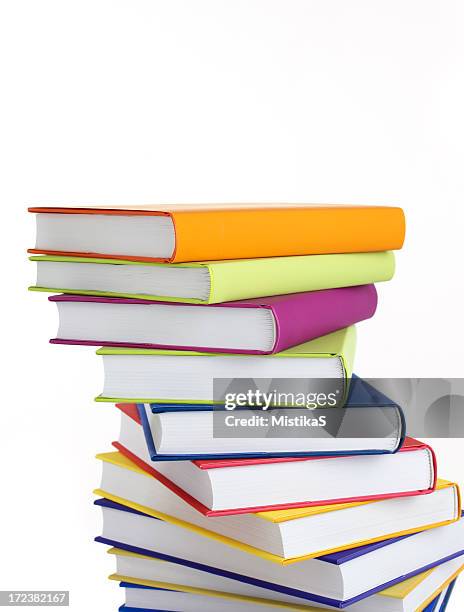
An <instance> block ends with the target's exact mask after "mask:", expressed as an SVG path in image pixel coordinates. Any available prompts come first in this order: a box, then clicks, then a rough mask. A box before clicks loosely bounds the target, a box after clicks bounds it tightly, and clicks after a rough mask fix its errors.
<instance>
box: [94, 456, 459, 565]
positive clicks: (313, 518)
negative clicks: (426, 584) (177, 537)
mask: <svg viewBox="0 0 464 612" xmlns="http://www.w3.org/2000/svg"><path fill="white" fill-rule="evenodd" d="M98 459H100V460H101V461H102V464H103V477H102V484H101V487H100V488H99V489H97V490H96V491H95V493H96V494H98V495H100V496H102V497H104V498H106V499H110V500H112V501H114V502H117V503H119V504H122V505H125V506H127V507H130V508H133V509H135V510H137V511H139V512H142V513H144V514H146V515H148V516H152V517H156V518H159V519H162V520H164V521H166V522H168V523H171V524H173V525H178V526H180V527H182V528H185V529H188V530H191V531H193V532H195V533H198V534H201V535H204V536H206V537H209V538H212V539H213V540H216V541H219V542H222V543H223V544H227V545H228V546H232V547H234V548H238V549H240V550H242V551H246V552H248V553H250V554H254V555H256V556H258V557H260V558H262V559H266V560H268V561H272V562H275V563H280V564H283V565H286V564H289V563H294V562H297V561H301V560H304V559H311V558H314V557H319V556H321V555H325V554H329V553H333V552H336V551H342V550H347V549H350V548H353V547H355V546H361V545H364V544H369V543H374V542H378V541H381V540H385V539H387V538H391V537H398V536H401V535H406V534H412V533H417V532H419V531H424V530H427V529H432V528H434V527H439V526H441V525H447V524H450V523H453V522H455V521H457V520H458V519H459V517H460V514H461V502H460V495H459V488H458V486H457V485H456V484H454V483H451V482H448V481H445V480H439V481H438V483H437V488H436V490H435V491H434V492H433V493H430V494H427V495H417V496H410V497H403V498H396V499H386V500H380V501H370V502H362V503H345V504H331V505H324V506H312V507H308V508H300V509H297V510H293V509H292V510H280V511H273V512H260V513H257V514H243V515H240V516H221V517H214V518H208V517H206V516H204V515H202V514H200V513H199V512H198V511H196V510H195V509H194V508H193V507H192V506H190V505H189V504H187V503H185V502H184V501H183V500H182V499H181V498H180V497H179V496H178V495H176V494H175V493H173V492H172V491H171V490H169V489H168V488H167V487H165V486H164V485H163V484H161V482H159V481H158V480H157V479H156V478H154V477H153V476H151V475H150V474H147V473H146V472H144V471H143V470H141V469H140V468H139V467H138V466H136V465H135V464H134V463H133V462H132V461H130V460H129V459H128V458H126V457H124V456H123V455H121V454H120V453H117V452H112V453H103V454H100V455H98Z"/></svg>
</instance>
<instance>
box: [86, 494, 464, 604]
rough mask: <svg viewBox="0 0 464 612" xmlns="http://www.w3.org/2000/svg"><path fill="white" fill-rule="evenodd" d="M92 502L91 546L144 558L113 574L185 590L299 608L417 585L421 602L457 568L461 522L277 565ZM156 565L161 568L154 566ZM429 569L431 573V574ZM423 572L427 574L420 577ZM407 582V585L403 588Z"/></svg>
mask: <svg viewBox="0 0 464 612" xmlns="http://www.w3.org/2000/svg"><path fill="white" fill-rule="evenodd" d="M96 503H97V504H98V505H99V506H100V507H101V508H102V513H103V534H102V536H99V537H97V538H96V540H97V542H100V543H103V544H107V545H110V546H115V547H116V548H118V549H119V550H121V549H122V550H124V551H126V552H130V553H135V555H142V556H143V557H144V558H143V559H140V558H139V557H136V556H133V555H129V556H124V553H122V554H121V555H119V556H118V573H120V574H124V575H130V576H132V577H133V578H138V579H140V580H144V579H147V578H151V579H155V578H154V576H156V575H158V576H159V577H160V579H161V580H163V581H165V582H167V583H169V582H174V581H175V575H176V574H177V581H178V582H180V581H182V584H184V585H186V584H188V585H189V586H191V587H195V586H199V585H207V586H208V587H209V588H216V589H217V590H222V591H229V592H230V591H235V592H236V593H240V592H242V593H244V590H245V589H248V588H249V587H250V586H251V587H255V588H259V589H266V591H267V593H266V594H265V595H264V596H265V597H267V598H269V599H281V600H282V599H287V598H291V599H290V601H292V602H296V601H298V600H299V601H300V603H301V604H306V605H308V604H313V605H314V604H316V605H319V604H320V605H323V606H325V605H328V606H333V607H336V608H340V607H346V606H351V605H354V604H355V603H356V602H361V601H363V600H365V599H366V598H369V597H371V596H372V595H374V594H376V593H379V592H381V591H385V590H386V589H390V591H389V592H388V595H389V596H390V597H392V598H401V597H404V596H407V595H408V593H410V592H411V589H414V588H415V587H417V586H418V585H419V584H420V583H422V584H423V585H424V586H426V589H425V596H424V597H422V596H423V595H424V592H422V595H421V596H420V598H419V599H420V601H419V603H421V602H422V601H423V600H424V599H426V596H428V597H430V598H431V599H432V598H433V597H434V596H435V595H436V594H438V593H437V592H436V591H437V589H439V588H440V587H441V586H442V585H443V584H444V583H446V582H447V581H451V580H452V579H453V577H454V576H455V572H456V571H459V570H460V568H461V567H462V566H463V565H464V556H463V555H464V521H462V520H461V521H458V522H456V523H453V524H452V525H449V526H445V527H440V528H438V529H432V530H427V531H423V532H420V533H417V534H415V535H412V536H403V537H398V538H392V539H387V540H383V541H381V542H378V543H376V544H370V545H368V546H360V547H355V548H352V549H349V550H345V551H341V552H337V553H333V554H330V555H323V556H319V557H318V558H312V559H307V560H303V561H301V562H300V563H294V564H291V565H289V566H285V567H283V568H282V566H279V565H275V564H273V563H270V562H269V560H266V559H263V558H256V557H254V556H252V555H250V554H248V553H247V552H246V551H243V550H239V549H233V550H232V549H227V548H226V547H225V546H224V543H221V542H211V541H208V540H207V539H205V538H204V537H202V536H201V535H199V534H196V533H193V532H187V533H185V537H184V532H183V533H179V531H180V528H179V527H177V526H175V525H172V524H168V523H166V522H164V521H160V520H156V519H153V517H151V516H148V515H145V514H143V513H140V512H137V511H134V510H131V509H130V508H127V507H124V506H120V505H118V504H114V503H113V502H110V501H108V500H105V499H103V500H97V502H96ZM159 560H161V561H164V562H166V563H167V565H163V566H161V567H160V566H159V563H158V561H159ZM447 564H449V565H448V566H447V567H446V565H447ZM174 566H177V568H176V567H174ZM158 568H159V570H158ZM433 568H436V570H434V572H430V570H432V569H433ZM424 572H428V574H426V575H425V576H424V575H422V576H419V575H420V574H423V573H424ZM433 574H434V575H433ZM432 576H433V577H432ZM411 578H412V581H410V582H409V584H404V581H405V580H408V579H411ZM226 580H227V582H226ZM214 581H216V587H214V586H213V585H214ZM399 583H403V584H399ZM392 587H393V588H392ZM419 591H420V590H419ZM416 593H417V592H416ZM248 594H251V592H250V591H248ZM260 594H261V595H263V594H264V592H261V593H260ZM294 598H296V599H294ZM371 611H372V608H371V609H370V610H369V612H371Z"/></svg>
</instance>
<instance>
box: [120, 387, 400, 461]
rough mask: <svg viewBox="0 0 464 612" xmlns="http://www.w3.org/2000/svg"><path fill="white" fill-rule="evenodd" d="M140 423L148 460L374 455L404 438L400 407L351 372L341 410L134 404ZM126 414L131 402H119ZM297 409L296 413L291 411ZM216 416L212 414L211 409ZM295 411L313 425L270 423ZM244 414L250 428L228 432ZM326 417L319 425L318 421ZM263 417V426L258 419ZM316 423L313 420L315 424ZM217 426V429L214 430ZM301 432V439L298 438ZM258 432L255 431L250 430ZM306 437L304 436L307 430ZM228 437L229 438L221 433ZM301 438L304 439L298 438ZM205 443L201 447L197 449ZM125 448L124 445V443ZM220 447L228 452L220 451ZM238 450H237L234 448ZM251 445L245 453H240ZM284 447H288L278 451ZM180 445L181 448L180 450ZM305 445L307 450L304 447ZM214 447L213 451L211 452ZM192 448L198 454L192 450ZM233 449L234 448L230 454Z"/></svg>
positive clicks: (388, 450) (391, 450)
mask: <svg viewBox="0 0 464 612" xmlns="http://www.w3.org/2000/svg"><path fill="white" fill-rule="evenodd" d="M136 406H137V414H138V420H139V421H140V423H141V425H142V427H143V432H144V435H145V440H146V444H147V448H148V452H149V455H150V457H151V460H152V461H179V460H196V459H205V460H208V459H237V458H260V457H261V458H272V457H314V456H337V455H378V454H386V453H395V452H397V451H398V450H399V449H400V448H401V446H402V444H403V442H404V438H405V429H406V426H405V420H404V415H403V411H402V409H401V408H400V406H398V405H397V404H396V403H395V402H393V401H392V400H390V399H389V398H387V397H386V396H385V395H383V394H382V393H380V392H379V391H377V390H376V389H374V388H373V387H372V386H371V385H369V384H368V383H367V382H366V381H363V380H362V379H360V378H358V377H356V376H353V378H352V382H351V385H350V393H349V396H348V400H347V403H346V405H345V407H344V408H335V407H333V408H327V409H324V410H322V409H320V408H318V409H316V410H307V409H302V410H298V409H295V408H288V409H284V410H283V409H281V408H280V409H279V408H271V409H268V410H266V411H263V410H260V409H250V408H243V409H237V410H234V411H226V410H225V409H224V407H218V406H217V405H215V406H213V405H209V406H205V405H202V406H200V405H185V404H137V405H136ZM119 407H120V408H121V409H122V410H124V411H125V412H126V414H129V412H128V410H129V409H133V408H135V406H133V405H119ZM295 410H297V412H296V413H295ZM216 411H217V412H218V413H219V414H214V413H215V412H216ZM293 414H298V415H299V416H301V418H305V419H306V420H308V419H313V420H314V425H313V424H310V425H309V426H306V425H303V426H299V428H298V429H295V428H293V429H292V430H291V433H290V434H288V431H289V430H288V429H285V430H283V429H282V428H279V426H277V427H275V426H274V425H273V423H274V424H275V423H280V422H281V421H280V420H279V418H280V419H281V418H282V416H283V415H285V417H290V418H291V416H292V415H293ZM243 416H247V418H251V419H253V420H254V422H253V424H252V425H251V430H252V431H251V433H250V427H248V426H246V428H245V429H243V430H241V436H243V437H239V435H238V434H237V429H236V428H235V429H234V427H233V426H232V429H231V432H232V433H231V434H229V432H228V431H226V429H228V428H227V427H225V426H224V424H225V423H226V422H227V421H226V419H228V420H229V421H231V424H233V423H234V422H235V421H236V418H235V417H237V418H241V417H243ZM322 417H324V419H325V421H324V424H323V425H322V426H321V425H320V423H321V421H320V419H321V418H322ZM258 418H259V419H265V422H264V424H263V425H262V427H261V426H260V425H258V426H256V425H255V423H256V422H257V421H256V420H257V419H258ZM316 421H317V423H316ZM218 428H219V429H218ZM300 431H301V432H303V433H302V434H301V437H300V438H298V439H297V436H299V435H300V434H299V433H298V432H300ZM254 432H256V434H254ZM307 432H309V433H310V435H309V436H308V433H307ZM224 435H226V436H227V437H224ZM157 436H158V439H159V440H163V446H164V447H166V445H168V446H169V443H170V442H169V440H171V441H174V445H175V447H176V450H175V451H174V452H172V451H170V450H169V448H166V451H164V450H159V449H158V448H157V443H156V442H155V439H156V437H157ZM302 438H304V441H302ZM202 445H203V448H204V449H205V450H204V451H202V452H198V448H199V447H201V446H202ZM123 446H127V445H125V444H124V443H123ZM302 447H303V448H305V450H301V448H302ZM224 448H226V449H227V452H224ZM237 448H240V449H241V451H240V452H236V451H237ZM244 448H249V449H250V450H249V451H244V450H243V449H244ZM282 448H286V449H288V450H282ZM179 449H185V450H183V451H182V452H179ZM306 449H307V450H306ZM211 450H213V452H211ZM194 451H196V452H194ZM234 451H235V452H234Z"/></svg>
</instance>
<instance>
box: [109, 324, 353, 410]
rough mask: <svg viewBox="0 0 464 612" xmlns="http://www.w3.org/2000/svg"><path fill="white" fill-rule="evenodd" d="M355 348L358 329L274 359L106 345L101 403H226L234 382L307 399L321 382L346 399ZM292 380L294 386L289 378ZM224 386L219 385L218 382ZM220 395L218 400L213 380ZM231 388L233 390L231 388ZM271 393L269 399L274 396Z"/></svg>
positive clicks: (271, 356)
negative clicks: (290, 393) (225, 396)
mask: <svg viewBox="0 0 464 612" xmlns="http://www.w3.org/2000/svg"><path fill="white" fill-rule="evenodd" d="M355 344H356V330H355V328H354V326H352V327H347V328H345V329H342V330H339V331H336V332H333V333H332V334H328V335H326V336H322V337H321V338H316V339H315V340H311V341H309V342H305V343H304V344H299V345H298V346H294V347H292V348H290V349H287V350H285V351H282V352H280V353H275V354H274V355H232V354H230V353H202V352H195V351H175V350H171V351H168V350H158V349H128V348H117V347H107V348H102V349H100V350H98V351H97V354H98V355H102V356H103V365H104V368H105V384H104V388H103V393H102V395H101V396H99V397H98V398H97V401H103V402H115V403H116V402H122V403H127V402H129V403H132V402H135V403H152V402H155V403H157V402H161V403H179V404H211V403H218V404H221V403H223V400H224V398H223V394H222V393H219V391H221V389H222V390H223V391H224V392H226V391H231V392H232V391H233V389H234V386H233V381H234V380H236V382H237V381H238V384H239V388H240V389H242V386H241V383H240V381H243V380H244V381H245V382H246V381H250V379H253V388H255V387H256V388H257V389H259V390H260V391H261V392H265V391H266V392H270V391H272V394H273V393H274V392H275V393H276V394H277V395H276V397H278V395H279V394H281V393H283V392H285V393H287V395H286V397H288V392H289V391H292V390H293V395H295V396H297V395H299V394H300V393H303V395H308V394H309V393H311V392H315V391H316V390H320V384H321V380H322V379H328V380H329V381H331V382H330V385H332V383H333V384H335V387H336V389H338V391H339V393H338V395H337V397H339V398H340V400H343V399H344V398H345V397H346V394H347V391H348V385H349V379H350V377H351V373H352V368H353V361H354V352H355ZM290 379H292V383H291V388H290V387H289V384H290V383H289V380H290ZM221 380H222V381H223V383H221V384H222V386H218V383H219V382H220V381H221ZM215 381H216V391H217V395H218V396H220V397H216V398H215V387H214V382H215ZM231 384H232V386H231ZM272 394H271V395H272Z"/></svg>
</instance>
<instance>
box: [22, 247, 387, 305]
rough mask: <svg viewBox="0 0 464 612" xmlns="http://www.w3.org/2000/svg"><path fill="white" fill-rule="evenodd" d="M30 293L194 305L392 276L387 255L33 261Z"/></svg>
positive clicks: (364, 282) (36, 258)
mask: <svg viewBox="0 0 464 612" xmlns="http://www.w3.org/2000/svg"><path fill="white" fill-rule="evenodd" d="M30 260H31V261H35V262H36V263H37V282H36V285H35V286H33V287H30V289H31V290H34V291H48V292H51V293H58V292H60V293H75V294H82V295H98V296H106V297H126V298H140V299H145V300H160V301H171V302H189V303H193V304H218V303H222V302H229V301H234V300H243V299H251V298H258V297H267V296H272V295H285V294H289V293H303V292H306V291H317V290H320V289H333V288H337V287H351V286H356V285H368V284H371V283H377V282H381V281H388V280H390V279H391V278H392V277H393V274H394V270H395V258H394V255H393V253H392V252H391V251H382V252H374V253H343V254H331V255H303V256H295V257H266V258H261V259H236V260H229V261H211V262H207V261H205V262H195V263H182V264H169V263H147V262H136V261H125V260H119V259H95V258H88V257H58V256H34V257H31V258H30Z"/></svg>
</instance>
